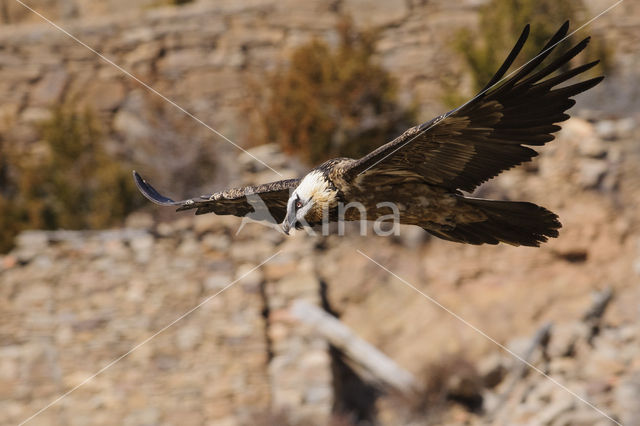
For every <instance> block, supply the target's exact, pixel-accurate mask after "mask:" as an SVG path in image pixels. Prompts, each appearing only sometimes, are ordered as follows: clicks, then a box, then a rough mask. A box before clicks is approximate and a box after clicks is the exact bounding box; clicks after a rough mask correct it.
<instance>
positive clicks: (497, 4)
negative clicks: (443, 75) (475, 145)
mask: <svg viewBox="0 0 640 426" xmlns="http://www.w3.org/2000/svg"><path fill="white" fill-rule="evenodd" d="M584 12H585V7H584V5H583V3H582V1H581V0H577V1H556V0H491V1H490V2H489V3H487V4H486V5H485V6H484V7H483V8H482V9H481V11H480V25H479V28H478V31H477V32H474V31H471V30H469V29H467V28H465V29H462V30H460V31H459V32H458V34H457V36H456V38H455V41H454V43H453V47H454V50H455V51H456V52H458V53H459V54H460V55H461V56H462V58H463V59H464V62H465V65H466V67H467V69H468V71H469V73H470V74H471V81H472V86H473V87H472V89H473V94H475V93H478V92H479V91H480V90H481V89H482V88H483V87H484V85H485V84H487V82H489V80H490V79H491V77H493V75H494V74H495V72H496V71H497V70H498V68H499V66H500V65H501V64H502V62H503V61H504V59H505V58H506V56H507V54H508V53H509V51H510V50H511V48H512V47H513V45H514V43H515V41H516V40H517V39H518V36H519V35H520V33H521V32H522V29H523V28H524V26H525V25H526V24H530V25H531V31H530V34H529V39H528V40H527V43H526V44H525V46H524V48H523V49H522V51H521V52H520V55H519V56H518V59H517V60H516V62H515V64H514V69H515V67H518V66H520V65H522V64H524V63H526V62H527V61H529V60H531V59H532V58H533V57H535V56H536V55H537V54H538V53H539V52H540V51H541V50H542V48H543V47H544V45H545V44H546V43H547V41H549V39H550V38H551V36H552V35H553V34H554V33H555V32H556V31H557V30H558V28H560V25H562V23H563V22H564V21H566V20H567V19H569V20H571V22H572V28H571V29H570V31H573V30H574V29H575V28H577V25H576V24H577V23H578V22H581V21H583V20H584V19H581V18H582V15H584ZM576 37H580V35H579V34H577V35H576V36H574V37H572V39H574V40H575V39H576ZM563 43H567V44H568V43H570V41H566V42H563ZM559 47H561V48H560V49H557V51H563V50H566V46H564V47H565V49H562V47H563V46H559ZM554 54H557V53H555V52H554ZM610 56H611V55H610V54H609V52H608V50H607V49H606V48H605V46H604V44H603V42H602V41H601V40H600V39H597V38H594V39H592V40H591V43H590V45H589V47H588V48H587V50H586V53H583V54H582V55H580V56H579V57H578V58H576V60H579V61H580V63H586V62H589V61H592V60H595V59H600V60H601V68H600V69H599V70H598V69H597V68H596V71H595V72H602V71H603V69H607V68H608V67H610V62H611V61H610ZM552 57H553V55H552ZM469 95H471V94H470V93H466V94H463V93H460V92H459V91H458V90H457V89H455V88H454V85H453V84H451V85H450V86H449V90H448V93H446V94H445V96H444V99H443V100H444V102H445V103H447V104H448V105H449V106H451V107H453V106H457V105H458V104H459V102H460V100H461V99H463V98H464V99H466V98H468V96H469Z"/></svg>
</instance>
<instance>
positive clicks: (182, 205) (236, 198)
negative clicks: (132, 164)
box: [133, 171, 300, 223]
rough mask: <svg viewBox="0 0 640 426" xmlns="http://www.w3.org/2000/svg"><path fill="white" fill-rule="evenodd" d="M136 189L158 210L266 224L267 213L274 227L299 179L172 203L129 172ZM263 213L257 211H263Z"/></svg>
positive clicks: (135, 173) (282, 217)
mask: <svg viewBox="0 0 640 426" xmlns="http://www.w3.org/2000/svg"><path fill="white" fill-rule="evenodd" d="M133 177H134V180H135V182H136V186H137V187H138V189H139V190H140V192H141V193H142V195H144V196H145V197H147V198H148V199H149V200H151V201H153V202H154V203H156V204H159V205H162V206H177V207H178V209H177V211H182V210H191V209H196V214H204V213H212V212H213V213H215V214H222V215H225V214H230V215H234V216H240V217H243V216H246V215H248V214H252V213H253V215H251V216H252V218H253V219H256V220H268V219H269V217H268V216H267V215H265V213H267V212H268V213H269V215H271V216H272V217H273V219H275V221H276V222H277V223H279V222H282V221H283V220H284V217H285V215H286V213H287V200H288V199H289V191H290V190H291V189H293V188H295V187H296V186H298V183H300V179H286V180H280V181H277V182H271V183H265V184H262V185H256V186H246V187H243V188H234V189H228V190H225V191H221V192H216V193H215V194H212V195H206V196H204V195H203V196H201V197H200V198H194V199H188V200H182V201H174V200H172V199H171V198H167V197H165V196H163V195H162V194H160V193H159V192H158V191H157V190H156V189H155V188H154V187H153V186H151V185H150V184H149V183H147V181H145V180H144V179H143V178H142V176H140V175H139V174H138V173H137V172H135V171H134V172H133ZM265 207H266V209H267V211H266V212H265V211H261V210H260V209H263V208H265Z"/></svg>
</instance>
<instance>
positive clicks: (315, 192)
mask: <svg viewBox="0 0 640 426" xmlns="http://www.w3.org/2000/svg"><path fill="white" fill-rule="evenodd" d="M337 193H338V191H337V189H336V188H335V187H334V186H333V185H332V184H331V181H329V179H328V178H327V176H326V175H325V174H324V173H322V172H321V171H319V170H314V171H312V172H310V173H309V174H307V175H306V176H305V177H304V178H303V179H302V181H300V184H299V185H298V187H297V188H296V189H295V190H294V191H293V193H292V194H291V197H289V201H288V202H287V215H286V216H285V218H284V221H283V222H282V230H283V231H284V232H285V234H289V231H290V230H291V229H292V228H295V227H299V226H303V225H306V224H316V223H321V222H322V216H323V213H324V212H328V211H329V209H330V208H332V207H334V206H336V205H337Z"/></svg>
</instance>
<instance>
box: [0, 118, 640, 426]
mask: <svg viewBox="0 0 640 426" xmlns="http://www.w3.org/2000/svg"><path fill="white" fill-rule="evenodd" d="M637 137H638V129H637V126H636V125H635V122H634V121H633V120H629V119H626V120H618V121H600V122H597V123H595V124H592V123H589V122H588V121H584V120H581V119H572V120H570V121H569V122H567V123H566V125H565V126H564V130H563V131H562V132H560V134H559V137H558V140H557V141H554V142H553V143H552V144H551V145H550V146H549V147H548V149H547V148H545V149H544V150H543V155H542V156H541V158H539V160H538V161H536V162H535V163H533V165H532V166H531V167H529V168H521V169H516V170H513V171H510V172H508V173H507V174H505V175H504V176H502V177H500V178H498V179H496V180H494V181H492V182H491V183H490V184H489V185H487V186H486V187H484V188H483V189H482V191H483V192H484V195H487V196H493V197H502V196H508V197H513V198H526V199H529V200H532V201H535V202H539V203H541V204H544V205H546V206H547V207H549V208H551V209H553V210H554V211H557V212H558V213H559V214H560V217H561V220H562V222H563V224H564V228H563V230H562V232H561V235H560V238H558V239H557V240H553V241H551V242H549V243H548V244H545V245H544V246H543V247H542V248H539V249H529V248H514V247H507V246H498V247H471V246H463V245H457V244H453V243H447V242H444V241H439V240H428V239H426V238H425V236H424V233H423V232H422V231H420V230H413V229H411V228H402V229H401V234H400V237H398V238H395V239H391V238H382V237H375V236H373V235H369V236H364V237H362V236H357V235H355V233H356V232H357V230H356V228H353V229H350V230H348V232H347V234H348V235H347V236H345V237H337V236H332V237H328V238H323V237H310V236H307V235H305V234H303V233H298V234H297V235H295V236H293V237H286V238H285V237H284V236H283V235H282V234H280V233H277V232H276V231H274V230H272V229H268V228H266V227H263V226H261V225H259V224H247V225H246V226H244V227H243V228H242V229H241V230H240V232H239V233H238V232H237V231H238V228H239V226H240V222H241V221H240V219H238V218H233V217H231V218H229V217H219V216H214V215H205V216H200V217H197V218H196V217H192V216H191V215H188V214H186V215H184V216H182V217H181V218H179V219H178V220H177V221H174V222H171V223H161V224H154V223H153V221H152V220H151V219H150V217H148V216H147V215H144V214H142V215H140V214H136V215H134V216H132V217H131V218H130V219H129V221H128V227H127V228H126V229H123V230H113V231H102V232H64V231H56V232H35V231H32V232H27V233H24V234H22V235H21V236H20V238H19V241H18V247H17V248H16V250H14V251H13V252H12V253H10V254H8V255H6V256H4V258H2V262H1V264H2V269H1V270H0V283H1V285H0V304H1V309H2V312H3V321H2V323H1V324H0V336H2V346H1V348H0V374H2V377H3V380H2V386H1V390H0V392H1V393H2V395H4V396H3V402H2V403H1V404H2V410H0V412H2V413H3V414H2V415H3V416H4V417H2V422H3V423H4V422H6V423H15V422H17V421H21V420H24V419H25V418H27V417H28V416H29V415H31V414H33V413H35V412H36V411H37V410H38V409H40V408H42V407H44V406H45V405H46V404H48V403H49V402H51V401H52V400H53V399H54V398H55V397H57V396H58V395H60V394H62V393H63V392H65V391H66V390H69V389H71V388H73V387H74V386H76V385H79V384H81V383H83V382H84V381H85V379H87V378H89V377H91V375H92V374H93V373H95V372H97V371H100V369H101V368H103V367H105V366H107V365H108V364H109V363H110V362H111V361H112V360H114V359H118V358H119V357H121V356H123V355H126V356H125V357H124V358H122V359H121V360H120V361H119V362H117V363H116V364H114V365H113V366H112V367H109V368H108V369H106V370H104V371H103V372H101V373H100V374H99V375H98V376H96V377H95V378H93V379H91V380H90V381H88V382H87V383H86V384H84V385H82V386H81V387H79V388H78V389H77V390H75V391H74V392H73V393H71V394H70V395H69V396H68V397H66V398H65V399H64V400H63V401H61V402H60V403H58V404H56V405H55V406H53V407H51V408H50V409H48V410H46V411H45V412H43V413H42V414H41V415H40V416H39V417H40V420H39V421H40V422H43V423H45V424H70V423H71V424H73V423H78V424H83V423H92V424H94V423H98V424H102V423H104V424H113V423H114V422H116V423H125V424H146V423H166V424H172V423H177V422H186V423H188V424H198V423H203V422H205V423H206V422H214V423H216V424H253V423H254V422H255V421H256V418H257V417H259V418H262V419H268V418H271V417H269V416H271V415H272V414H273V413H275V414H278V415H279V416H280V417H278V416H275V417H273V418H272V420H273V422H275V423H278V422H282V421H283V420H282V419H283V418H284V417H282V416H286V417H288V418H289V419H290V421H299V422H303V423H305V424H309V422H311V423H313V424H325V423H326V422H327V421H328V419H329V418H330V413H331V407H332V404H333V384H334V383H335V380H336V378H335V377H333V376H332V374H333V373H332V369H331V354H330V352H329V351H328V348H327V343H326V342H325V341H323V339H321V338H320V337H319V336H318V335H316V334H315V333H314V332H313V330H311V329H310V328H308V327H306V326H303V325H302V324H300V323H297V322H296V321H294V320H293V318H292V317H291V315H290V314H289V313H288V308H289V306H290V305H291V303H292V302H293V301H294V300H297V299H300V298H302V299H306V300H308V301H310V302H312V303H316V304H320V303H321V295H322V294H323V291H324V290H323V287H325V286H326V293H324V295H325V297H326V299H327V300H326V302H328V303H329V304H330V305H331V307H332V309H333V310H334V311H335V312H337V313H338V314H339V315H340V317H341V320H342V321H343V322H344V323H345V324H347V325H348V326H350V327H351V328H352V329H353V330H354V331H355V332H356V333H358V334H359V335H361V336H362V337H363V338H365V339H366V340H368V341H369V342H371V343H373V344H374V345H375V346H377V347H378V348H380V349H381V350H382V351H383V352H385V353H386V354H387V355H389V356H390V357H391V358H392V359H394V360H395V361H396V362H397V363H398V364H399V365H401V366H403V367H404V368H406V369H407V370H409V371H411V372H413V373H414V374H415V375H416V377H418V378H420V380H423V383H425V386H426V385H428V384H429V383H430V381H429V380H430V379H429V378H430V377H433V376H434V375H436V370H434V367H433V366H434V365H436V366H437V365H441V363H442V362H443V359H444V360H446V359H453V358H456V359H458V358H462V359H464V360H465V363H468V364H470V365H472V366H473V370H471V371H477V374H478V375H479V376H480V377H494V379H491V380H489V379H487V382H482V383H487V384H486V385H485V384H482V385H479V388H473V389H475V390H473V392H475V395H477V394H479V395H482V396H483V400H484V402H483V405H482V407H483V409H484V410H485V415H487V413H493V414H492V415H494V414H495V413H494V412H493V411H492V409H493V407H495V406H496V404H497V402H496V401H497V400H498V399H499V398H501V397H502V396H501V395H502V394H503V392H504V390H505V389H510V387H511V386H515V387H514V388H513V389H515V390H513V389H512V392H509V393H508V396H510V397H511V396H513V395H520V397H513V398H516V399H513V398H507V402H506V403H505V402H502V403H501V405H500V406H501V407H503V408H501V410H500V411H499V412H498V414H500V415H501V416H502V417H499V418H502V421H504V422H506V423H513V422H515V421H518V422H526V421H530V422H534V423H536V424H578V423H576V422H577V420H576V419H578V420H579V419H584V420H580V421H582V423H581V424H594V423H593V422H596V421H599V419H602V418H603V417H602V416H601V415H599V414H598V413H597V412H595V411H593V409H591V408H589V407H588V406H585V405H584V404H583V403H582V402H580V401H579V400H576V399H575V398H574V397H572V396H570V395H568V394H567V393H566V391H563V390H562V389H559V388H558V387H557V386H555V385H553V384H552V383H550V382H549V381H548V379H545V378H544V377H541V376H539V375H538V374H537V373H535V372H533V371H532V372H530V373H529V374H528V376H527V378H526V379H522V380H517V379H516V380H515V382H514V383H515V385H511V383H512V381H513V380H512V379H509V377H513V375H514V374H515V373H512V374H511V376H506V377H507V378H504V376H503V375H499V376H498V377H500V378H499V379H495V377H496V376H495V374H496V371H502V370H509V369H510V368H512V367H511V366H512V365H513V364H512V362H513V361H512V359H511V357H509V356H506V355H504V354H500V356H498V355H499V354H498V353H497V352H499V351H498V349H497V348H496V346H495V344H494V343H492V342H491V341H490V340H487V339H486V338H485V337H483V336H481V335H479V334H478V333H477V332H476V331H474V330H473V329H471V328H470V327H468V326H467V325H465V324H463V323H461V322H460V321H459V320H458V319H456V318H454V317H452V316H451V314H450V313H448V312H446V311H444V310H442V309H441V308H440V307H438V306H436V305H435V304H433V303H432V302H430V301H429V300H428V299H427V298H425V297H422V296H421V295H420V294H418V293H416V291H415V290H413V289H411V288H409V287H408V286H407V285H406V284H403V282H402V281H399V280H398V279H396V278H394V277H393V276H391V275H390V274H389V273H387V272H385V271H384V270H383V269H381V268H380V267H378V266H376V265H375V264H373V263H372V262H370V261H369V260H367V259H366V258H365V257H363V256H362V255H361V254H359V253H358V251H357V250H360V251H362V252H363V253H365V254H367V255H368V256H371V257H372V258H374V259H376V261H378V262H380V263H381V264H383V265H384V266H385V267H387V268H389V269H390V270H391V271H393V272H394V273H396V274H398V275H399V276H400V277H402V278H403V279H404V280H406V281H407V282H408V283H410V284H411V285H413V286H415V287H416V288H417V289H419V290H420V291H422V292H424V293H425V294H428V295H429V296H430V297H433V298H434V299H435V300H437V301H438V302H439V303H441V304H442V305H443V306H445V307H446V308H447V309H450V310H451V311H452V312H455V313H456V314H457V315H460V316H461V317H462V318H464V319H465V320H466V321H468V322H469V323H471V324H473V325H474V326H475V327H478V328H479V329H480V330H482V331H483V332H485V333H486V334H487V335H489V336H491V337H492V338H493V339H495V340H497V341H498V342H502V343H504V344H507V345H508V346H509V347H510V348H512V349H513V350H514V351H516V353H521V351H522V348H523V344H522V341H523V340H522V338H521V337H523V336H524V338H526V340H525V343H526V341H528V340H529V339H530V338H531V336H533V334H534V332H535V330H536V329H538V328H539V327H541V326H542V324H544V323H546V322H549V321H551V322H554V323H555V325H554V328H553V329H552V333H551V335H550V336H551V337H550V343H549V345H548V349H547V350H548V352H549V353H550V354H551V355H550V356H551V358H549V357H545V356H542V355H535V356H532V357H531V358H530V362H533V363H535V365H536V366H539V368H541V369H542V370H543V371H545V372H547V373H549V374H550V375H551V376H552V377H554V378H556V379H557V380H558V381H560V382H562V383H563V384H565V385H566V386H567V387H568V388H570V389H571V390H573V391H574V392H576V393H578V394H579V395H581V396H583V397H584V398H586V399H587V400H589V401H591V402H593V403H594V404H595V405H596V406H598V407H600V408H601V409H602V410H604V411H605V412H607V413H609V414H610V415H613V416H617V417H616V418H618V419H626V418H633V419H635V418H636V417H625V416H637V413H636V414H634V413H635V411H633V410H634V408H633V407H635V406H634V405H633V404H631V405H630V402H629V397H628V395H629V394H633V389H635V388H634V386H637V379H636V375H637V371H638V368H639V367H640V366H638V365H637V362H636V361H637V359H638V353H637V350H638V349H637V348H638V345H637V342H638V338H639V337H638V329H637V326H636V324H637V315H638V287H637V282H638V274H639V273H640V269H639V267H638V265H639V264H640V263H639V262H640V245H639V244H640V228H639V222H638V216H637V214H636V212H635V206H636V205H638V204H637V203H638V202H639V201H640V200H639V197H640V191H639V190H638V188H640V185H638V183H639V182H640V177H639V174H638V171H637V168H636V167H635V165H636V164H637V162H638V160H640V158H639V157H640V151H638V150H637V146H636V143H635V141H636V140H637ZM267 148H268V147H260V148H259V150H261V151H260V153H261V154H263V155H267V156H268V155H271V156H273V159H272V160H273V161H276V162H277V161H279V159H280V161H281V160H282V156H281V154H278V153H277V151H274V150H273V149H267ZM269 152H270V153H271V154H269ZM252 169H253V166H252ZM254 173H255V170H254ZM258 173H259V171H258ZM369 231H370V230H369ZM605 287H611V288H612V289H613V290H614V297H613V300H612V302H611V303H610V306H609V309H608V310H607V311H606V314H605V315H604V318H603V319H602V321H601V322H600V323H599V324H598V325H599V329H600V330H601V332H600V334H598V335H596V336H595V337H588V335H589V333H590V331H589V330H590V329H589V328H588V327H587V326H585V325H581V324H584V323H583V322H582V319H581V318H582V316H583V313H584V312H585V310H586V309H587V307H588V306H589V305H590V304H591V300H590V298H591V294H592V293H593V292H594V291H596V290H602V289H603V288H605ZM196 307H197V308H196ZM194 308H195V309H194ZM185 314H186V315H185ZM179 318H181V319H180V320H179V321H178V322H175V323H174V321H175V320H177V319H179ZM585 327H587V328H585ZM527 336H528V337H527ZM149 338H151V339H150V340H147V339H149ZM525 346H526V345H525ZM131 349H134V350H133V351H132V352H130V353H129V351H130V350H131ZM536 350H537V351H538V352H539V349H536ZM538 352H536V354H537V353H538ZM487 357H488V358H487ZM496 360H497V361H496ZM517 371H520V370H517ZM333 372H334V373H335V371H333ZM474 374H475V373H474ZM492 374H493V376H492ZM518 374H521V373H518ZM452 376H453V378H452V379H450V380H449V381H445V382H444V383H445V385H443V386H444V388H443V389H445V391H444V392H445V394H444V395H446V392H451V393H452V394H453V395H455V393H456V392H458V391H457V390H456V389H458V387H456V386H457V385H455V383H457V382H456V380H458V381H459V380H462V379H460V378H456V375H455V374H453V375H452ZM473 377H476V376H473ZM463 379H464V377H463ZM451 380H453V382H451ZM483 380H484V379H483ZM496 380H497V384H496ZM447 383H448V384H447ZM452 383H453V384H452ZM489 383H491V384H490V385H489ZM446 386H449V388H447V387H446ZM447 389H449V390H447ZM625 395H626V396H625ZM518 398H521V400H522V401H521V402H520V403H518V402H517V401H516V400H517V399H518ZM389 401H392V400H387V399H385V398H383V399H381V400H379V402H378V410H379V418H380V419H381V421H383V422H386V423H389V424H397V423H398V422H402V423H409V422H411V421H414V420H411V419H415V418H418V419H424V418H425V416H427V418H431V419H438V418H439V419H440V421H442V422H444V423H446V424H452V423H456V422H458V423H460V422H475V421H478V422H483V421H487V418H488V417H483V414H472V413H471V412H468V411H466V409H465V408H463V407H464V406H460V405H453V406H451V407H449V408H446V409H445V411H444V413H443V412H442V411H439V412H438V416H436V417H434V409H433V406H429V407H427V409H426V411H425V410H423V411H420V412H419V413H418V414H415V413H414V414H407V413H409V409H408V408H406V407H407V406H406V405H400V406H399V405H398V404H397V403H392V402H389ZM445 407H448V406H445ZM476 409H477V407H476ZM505 410H506V411H505ZM270 413H271V414H270ZM594 413H595V414H594ZM495 415H497V414H495ZM256 416H257V417H256ZM416 416H418V417H416ZM429 416H431V417H429ZM443 416H444V417H443ZM598 416H600V417H598ZM274 419H275V420H274ZM543 420H544V421H543ZM265 421H266V420H265ZM419 421H422V420H419ZM603 424H607V423H606V422H605V423H603ZM625 424H627V423H625ZM628 424H633V423H628Z"/></svg>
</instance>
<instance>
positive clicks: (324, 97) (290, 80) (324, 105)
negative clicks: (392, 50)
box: [250, 20, 414, 164]
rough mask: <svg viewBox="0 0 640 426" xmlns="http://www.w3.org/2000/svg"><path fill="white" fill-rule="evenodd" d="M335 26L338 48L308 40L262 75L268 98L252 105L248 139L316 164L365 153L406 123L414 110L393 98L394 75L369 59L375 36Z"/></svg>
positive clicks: (345, 22) (407, 123) (400, 129)
mask: <svg viewBox="0 0 640 426" xmlns="http://www.w3.org/2000/svg"><path fill="white" fill-rule="evenodd" d="M338 32H339V36H340V42H339V44H338V46H336V47H335V48H330V47H329V46H328V45H327V44H326V43H325V42H323V41H320V40H312V41H311V42H310V43H308V44H305V45H303V46H300V47H298V48H297V49H295V51H294V52H293V54H292V56H291V61H290V63H289V64H288V65H287V66H284V67H281V68H280V69H278V70H277V71H276V72H275V73H274V74H273V75H272V76H271V77H270V78H269V79H268V88H269V89H270V97H269V99H268V100H267V101H266V102H265V103H264V104H263V105H261V106H259V107H258V114H259V116H260V123H261V125H260V126H258V127H259V128H258V130H257V131H255V132H254V134H253V135H250V138H251V139H252V140H253V141H257V140H261V141H264V139H265V138H266V139H267V140H268V141H275V142H277V143H278V144H280V146H281V147H282V148H283V149H284V151H285V152H288V153H295V154H297V155H299V156H300V157H301V158H302V159H303V160H304V161H305V162H307V163H310V164H317V163H319V162H321V161H323V160H326V159H328V158H331V157H336V156H350V157H359V156H361V155H364V154H366V153H368V152H369V151H371V150H372V149H374V148H376V147H378V146H380V145H382V144H384V143H385V142H388V141H389V140H391V139H392V138H393V137H395V136H397V135H398V134H399V133H401V132H402V131H403V130H404V129H406V127H408V126H409V125H411V123H412V122H413V118H414V112H413V110H412V109H410V108H403V107H401V106H400V105H399V104H398V102H397V101H396V87H395V82H394V80H393V78H392V77H391V76H390V75H389V73H388V72H387V71H386V70H384V69H383V68H382V67H381V66H380V65H378V64H376V63H375V62H374V60H373V53H374V47H375V39H376V38H375V36H374V34H372V33H363V32H358V31H356V30H355V29H354V28H353V26H352V25H351V23H350V21H348V20H345V21H344V22H343V23H342V24H341V25H340V26H339V27H338Z"/></svg>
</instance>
